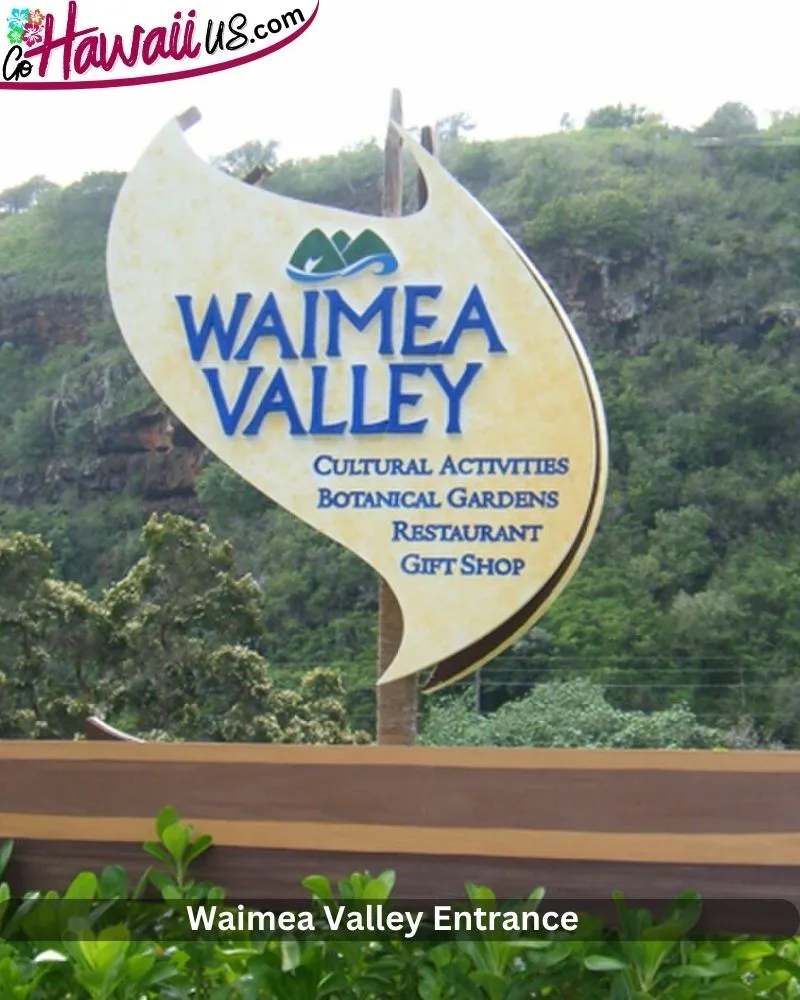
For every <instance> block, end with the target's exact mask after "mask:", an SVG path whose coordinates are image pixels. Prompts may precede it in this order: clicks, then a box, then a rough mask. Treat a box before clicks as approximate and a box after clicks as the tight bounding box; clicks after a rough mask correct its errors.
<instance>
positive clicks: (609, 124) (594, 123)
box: [584, 104, 647, 128]
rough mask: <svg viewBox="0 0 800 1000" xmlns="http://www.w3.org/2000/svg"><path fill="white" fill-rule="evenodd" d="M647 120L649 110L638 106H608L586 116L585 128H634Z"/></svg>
mask: <svg viewBox="0 0 800 1000" xmlns="http://www.w3.org/2000/svg"><path fill="white" fill-rule="evenodd" d="M646 118H647V109H646V108H642V107H639V105H638V104H629V105H628V106H627V107H625V106H624V105H622V104H607V105H606V106H605V107H602V108H597V109H596V110H594V111H590V112H589V114H588V115H587V116H586V121H585V122H584V128H633V127H634V126H635V125H641V124H642V123H643V122H644V121H645V120H646Z"/></svg>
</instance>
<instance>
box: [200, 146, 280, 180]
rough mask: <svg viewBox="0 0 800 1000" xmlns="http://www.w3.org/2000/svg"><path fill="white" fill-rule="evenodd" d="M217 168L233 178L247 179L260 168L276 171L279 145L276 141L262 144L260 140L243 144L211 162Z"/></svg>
mask: <svg viewBox="0 0 800 1000" xmlns="http://www.w3.org/2000/svg"><path fill="white" fill-rule="evenodd" d="M211 162H212V164H213V165H214V166H215V167H218V168H219V169H220V170H224V171H225V173H227V174H231V175H232V176H233V177H239V178H243V177H246V176H247V175H248V174H249V173H251V172H252V171H253V170H256V169H257V168H258V167H265V168H266V169H267V170H274V169H275V167H276V166H277V163H278V143H277V142H276V141H275V140H274V139H269V140H268V141H267V142H261V141H260V140H258V139H254V140H251V141H250V142H245V143H242V145H241V146H237V147H236V149H232V150H230V151H229V152H227V153H224V154H222V155H221V156H215V157H214V158H213V160H212V161H211Z"/></svg>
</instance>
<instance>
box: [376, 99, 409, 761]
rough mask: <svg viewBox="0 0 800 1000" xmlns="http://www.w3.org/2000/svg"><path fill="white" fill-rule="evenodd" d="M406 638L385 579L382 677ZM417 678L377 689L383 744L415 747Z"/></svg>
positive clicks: (397, 171)
mask: <svg viewBox="0 0 800 1000" xmlns="http://www.w3.org/2000/svg"><path fill="white" fill-rule="evenodd" d="M390 118H391V120H392V121H395V122H397V124H398V125H402V124H403V102H402V98H401V96H400V91H399V90H393V91H392V103H391V111H390ZM383 214H384V215H385V216H387V217H397V216H399V215H402V214H403V140H402V139H401V138H400V136H399V135H398V134H397V132H395V130H394V129H393V128H392V127H391V125H390V126H389V130H388V132H387V133H386V146H385V149H384V174H383ZM402 635H403V614H402V611H401V610H400V605H399V604H398V603H397V598H396V597H395V596H394V592H393V591H392V590H391V588H390V587H389V586H388V585H387V583H386V581H385V580H383V579H382V578H381V579H380V580H379V582H378V676H379V677H380V676H381V674H382V673H383V672H384V670H386V668H387V667H388V666H389V664H390V663H391V662H392V660H393V659H394V657H395V654H396V653H397V650H398V648H399V646H400V639H401V638H402ZM417 697H418V686H417V678H416V676H414V677H404V678H403V679H402V680H399V681H394V683H392V684H386V685H384V686H382V687H379V688H377V689H376V698H377V706H376V707H377V717H378V718H377V735H378V743H380V744H382V745H389V744H395V745H400V746H412V745H413V744H414V743H416V740H417Z"/></svg>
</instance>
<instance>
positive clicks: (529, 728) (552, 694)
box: [420, 678, 763, 750]
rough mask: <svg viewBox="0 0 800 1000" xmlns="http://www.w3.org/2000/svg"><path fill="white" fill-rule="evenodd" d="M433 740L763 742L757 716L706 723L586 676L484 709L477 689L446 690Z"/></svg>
mask: <svg viewBox="0 0 800 1000" xmlns="http://www.w3.org/2000/svg"><path fill="white" fill-rule="evenodd" d="M420 742H421V743H424V744H428V745H429V746H496V747H593V748H596V749H599V748H613V749H618V750H636V749H645V748H651V749H664V750H690V749H694V750H701V749H705V750H714V749H736V750H744V749H753V748H757V747H761V746H763V743H762V739H761V737H760V736H759V734H758V733H757V732H755V731H754V730H753V726H752V722H750V721H748V720H742V721H741V722H740V724H739V725H738V726H736V727H734V728H732V729H730V730H723V729H721V728H719V727H712V726H704V725H702V724H701V723H700V722H699V721H698V719H697V717H696V716H695V714H694V713H693V712H692V710H691V709H690V708H689V707H688V706H687V705H684V704H678V705H673V706H672V707H670V708H667V709H662V710H660V711H654V712H643V711H641V710H638V709H624V708H618V707H616V706H615V705H612V704H611V703H610V702H609V700H608V698H607V696H606V694H605V692H604V691H603V689H602V688H601V687H600V686H599V685H597V684H593V683H592V682H591V681H589V680H587V679H585V678H581V679H577V680H571V681H550V682H547V683H544V684H538V685H537V686H536V687H535V688H534V689H533V690H532V691H531V692H530V693H529V694H527V695H524V696H523V697H522V698H514V699H512V700H510V701H507V702H505V703H504V704H503V705H501V706H500V707H499V708H498V709H497V710H496V711H494V712H484V713H480V712H478V711H477V709H476V707H475V705H474V703H473V702H472V698H471V697H465V696H464V695H463V694H462V695H456V696H451V697H444V698H441V699H440V700H439V701H438V702H436V703H435V704H434V705H433V706H432V707H431V709H430V711H429V712H428V714H427V718H426V719H425V722H424V725H423V728H422V732H421V733H420Z"/></svg>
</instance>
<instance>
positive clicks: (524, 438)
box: [108, 120, 606, 689]
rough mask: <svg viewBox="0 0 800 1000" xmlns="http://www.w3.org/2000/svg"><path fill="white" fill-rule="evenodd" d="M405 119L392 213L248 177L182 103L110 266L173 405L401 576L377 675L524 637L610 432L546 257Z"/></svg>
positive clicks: (563, 555)
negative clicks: (403, 173)
mask: <svg viewBox="0 0 800 1000" xmlns="http://www.w3.org/2000/svg"><path fill="white" fill-rule="evenodd" d="M398 131H400V132H401V134H402V136H403V139H404V142H405V143H406V145H407V147H408V148H409V149H410V150H411V152H412V154H413V156H414V158H415V160H416V161H417V163H418V165H419V168H420V170H421V171H422V172H423V174H424V176H425V180H426V182H427V186H428V193H429V194H428V201H427V204H426V205H425V207H424V209H422V211H420V212H418V213H416V214H414V215H409V216H404V217H401V218H388V219H387V218H381V217H372V216H366V215H360V214H358V213H354V212H346V211H340V210H337V209H333V208H326V207H323V206H320V205H313V204H309V203H306V202H302V201H296V200H293V199H291V198H285V197H282V196H279V195H276V194H272V193H269V192H266V191H263V190H259V189H256V188H253V187H250V186H248V185H246V184H244V183H242V182H240V181H238V180H235V179H233V178H231V177H228V176H226V175H225V174H223V173H221V172H220V171H218V170H216V169H214V168H212V167H211V166H209V165H208V164H207V163H205V162H203V161H202V160H201V159H200V158H198V157H197V156H196V155H195V154H194V153H193V151H192V149H191V148H190V146H189V145H188V143H187V141H186V138H185V136H184V134H183V131H182V128H181V125H180V123H179V122H178V120H173V121H170V122H169V123H168V124H167V125H166V126H165V127H164V128H163V129H162V130H161V132H160V133H159V134H158V135H157V136H156V138H155V139H154V141H153V142H152V144H151V145H150V146H149V148H148V149H147V150H146V151H145V153H144V154H143V156H142V158H141V159H140V161H139V162H138V163H137V164H136V166H135V167H134V169H133V170H132V171H131V173H130V174H129V176H128V178H127V180H126V181H125V184H124V185H123V187H122V191H121V192H120V195H119V199H118V202H117V205H116V208H115V211H114V215H113V218H112V222H111V227H110V232H109V241H108V279H109V287H110V291H111V298H112V302H113V306H114V311H115V313H116V316H117V319H118V321H119V325H120V327H121V329H122V332H123V335H124V337H125V339H126V341H127V344H128V346H129V348H130V350H131V352H132V354H133V356H134V357H135V358H136V360H137V362H138V364H139V365H140V366H141V368H142V371H143V372H144V374H145V376H146V377H147V378H148V380H149V381H150V383H151V384H152V385H153V387H154V389H155V390H156V392H157V393H158V394H159V395H160V396H161V398H162V399H163V400H164V402H165V403H166V405H167V406H168V407H169V408H170V409H171V410H172V412H173V413H174V414H175V415H176V416H177V417H178V419H180V420H181V421H182V422H183V423H184V424H185V425H186V426H187V427H189V428H190V429H191V430H192V431H193V433H194V434H195V435H196V436H197V437H198V439H199V440H200V441H202V442H203V443H204V444H205V445H206V446H207V447H208V448H209V449H210V450H211V451H212V452H214V453H215V454H216V455H218V456H219V457H220V458H221V459H222V460H224V461H225V462H227V463H228V465H230V466H231V467H232V468H233V469H235V470H236V471H237V472H238V473H239V474H240V475H241V476H243V477H244V478H245V479H247V480H248V481H249V482H250V483H252V484H253V485H254V486H256V487H257V488H258V489H259V490H261V491H262V492H263V493H265V494H267V495H268V496H270V497H271V498H272V499H274V500H275V501H276V502H277V503H279V504H280V505H282V506H283V507H285V508H286V509H287V510H289V511H291V512H292V513H293V514H295V515H297V516H298V517H301V518H302V519H303V520H304V521H306V522H308V524H310V525H312V526H313V527H315V528H316V529H318V530H319V531H322V532H324V533H325V534H326V535H328V536H329V537H331V538H333V539H335V540H336V541H337V542H339V543H341V544H342V545H344V546H346V547H347V548H348V549H350V550H352V551H353V552H354V553H356V554H357V555H358V556H360V557H361V558H362V559H364V560H365V561H366V562H367V563H368V564H369V565H370V566H372V567H373V568H374V569H375V570H376V571H377V572H378V573H379V574H381V576H383V577H384V579H385V580H386V581H387V583H388V584H389V586H390V587H391V588H392V590H393V591H394V593H395V595H396V597H397V600H398V602H399V604H400V607H401V609H402V613H403V638H402V642H401V644H400V648H399V650H398V652H397V656H396V658H395V660H394V661H393V663H392V664H391V665H390V666H389V668H388V669H387V670H386V672H385V673H384V675H383V677H382V678H381V681H380V682H381V683H385V682H387V681H391V680H395V679H398V678H401V677H405V676H408V675H411V674H416V673H419V672H422V671H426V670H429V669H431V668H435V670H434V673H433V675H432V678H431V679H430V680H429V683H428V687H429V689H435V688H437V687H441V686H444V685H445V684H447V683H450V682H451V681H453V680H454V679H456V678H457V677H460V676H464V675H465V674H466V673H469V672H470V671H471V670H474V669H476V668H477V667H479V666H481V665H482V664H483V663H485V662H486V661H488V660H489V659H491V658H492V657H493V656H495V655H496V654H497V653H498V652H499V651H500V650H501V649H503V648H505V647H506V646H507V645H509V643H511V642H512V641H514V639H515V638H517V637H518V636H519V635H520V634H522V633H523V632H524V631H525V630H526V629H528V628H529V627H530V626H531V624H532V623H533V622H534V621H535V620H536V619H537V618H539V617H540V616H541V615H542V614H543V613H544V611H545V609H546V607H547V606H548V605H549V604H550V602H551V601H552V600H553V599H554V597H555V596H556V595H557V593H558V592H559V591H560V590H561V589H562V588H563V587H564V585H565V584H566V582H567V580H568V579H569V577H570V576H571V575H572V573H573V572H574V571H575V569H576V568H577V565H578V563H579V562H580V560H581V558H582V556H583V555H584V553H585V551H586V548H587V546H588V544H589V542H590V539H591V536H592V534H593V532H594V529H595V526H596V522H597V519H598V516H599V512H600V507H601V503H602V498H603V492H604V488H605V474H606V437H605V425H604V420H603V414H602V406H601V403H600V399H599V395H598V392H597V389H596V386H595V382H594V378H593V376H592V373H591V369H590V366H589V363H588V361H587V359H586V356H585V354H584V351H583V349H582V347H581V344H580V342H579V340H578V338H577V336H576V334H575V333H574V331H573V330H572V328H571V327H570V325H569V322H568V320H567V319H566V317H565V315H564V314H563V312H562V310H561V309H560V307H559V306H558V304H557V302H556V301H555V299H554V297H553V296H552V294H551V293H550V291H549V290H548V288H547V287H546V285H545V284H544V282H543V281H542V279H541V278H540V277H539V275H538V274H537V272H536V271H535V270H534V268H533V266H532V265H531V264H530V262H529V261H528V260H527V259H526V258H525V256H524V254H523V253H522V251H521V250H520V249H519V247H517V246H516V245H515V244H514V242H513V241H512V240H511V239H510V237H509V236H508V235H507V234H506V233H505V232H504V231H503V230H502V229H501V228H500V226H498V225H497V223H496V222H494V220H493V219H492V218H491V217H490V216H489V215H488V214H487V213H486V212H485V211H484V210H483V209H482V208H481V206H480V205H479V204H478V203H477V202H476V201H475V200H474V199H473V198H472V197H471V196H470V195H469V194H468V193H467V192H466V191H465V190H464V189H463V188H462V187H461V186H460V185H459V184H458V183H457V182H456V181H455V180H454V179H453V178H452V177H451V176H450V175H449V174H448V173H447V171H446V170H445V169H444V168H443V167H442V166H441V165H440V164H439V163H438V162H437V161H436V160H435V159H434V158H433V157H431V156H430V155H429V154H428V153H426V152H425V150H423V149H422V148H421V147H420V146H419V145H418V144H417V143H416V142H415V141H414V139H413V138H412V137H411V136H409V135H408V134H406V133H405V132H402V130H400V129H398ZM222 613H224V609H222Z"/></svg>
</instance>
